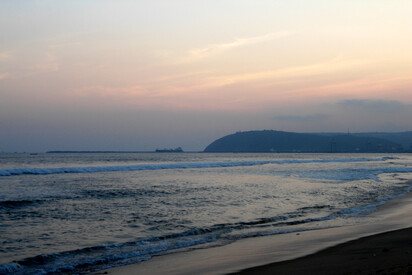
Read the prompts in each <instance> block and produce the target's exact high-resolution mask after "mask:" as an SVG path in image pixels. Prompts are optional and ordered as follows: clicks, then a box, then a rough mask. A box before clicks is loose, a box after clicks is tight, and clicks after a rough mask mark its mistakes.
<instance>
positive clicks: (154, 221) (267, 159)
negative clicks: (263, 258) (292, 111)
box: [0, 153, 412, 274]
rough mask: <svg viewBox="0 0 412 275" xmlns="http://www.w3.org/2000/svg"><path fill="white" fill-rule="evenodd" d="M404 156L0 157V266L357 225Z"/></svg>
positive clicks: (60, 262) (405, 173) (108, 260)
mask: <svg viewBox="0 0 412 275" xmlns="http://www.w3.org/2000/svg"><path fill="white" fill-rule="evenodd" d="M411 189H412V155H411V154H362V153H358V154H303V153H296V154H292V153H291V154H279V153H44V154H43V153H42V154H23V153H15V154H6V153H3V154H0V274H53V273H67V274H84V273H89V272H92V271H98V270H102V269H106V268H110V267H115V266H122V265H127V264H131V263H138V262H142V261H147V260H149V259H151V258H152V257H154V256H161V255H165V254H170V253H178V252H182V251H187V252H188V253H190V251H192V250H195V249H205V248H206V249H207V248H209V247H215V246H223V245H227V244H230V243H233V242H236V241H238V240H241V239H244V238H260V237H262V236H268V235H276V234H286V233H291V232H294V233H295V232H303V231H308V230H317V229H323V228H331V227H340V226H346V225H352V224H359V223H368V222H372V221H374V220H376V219H379V215H373V213H375V211H376V210H377V207H378V206H380V205H383V204H385V203H386V202H388V201H389V200H392V199H395V198H398V197H401V196H403V195H405V194H407V193H408V192H410V190H411Z"/></svg>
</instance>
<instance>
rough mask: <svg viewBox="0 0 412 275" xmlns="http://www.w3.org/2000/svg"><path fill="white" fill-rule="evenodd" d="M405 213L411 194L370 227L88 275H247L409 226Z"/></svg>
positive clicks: (251, 242)
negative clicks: (238, 274)
mask: <svg viewBox="0 0 412 275" xmlns="http://www.w3.org/2000/svg"><path fill="white" fill-rule="evenodd" d="M410 213H412V193H411V192H410V193H408V194H406V195H405V196H402V197H400V198H396V199H393V200H391V201H388V202H386V204H384V205H382V206H379V207H378V210H377V211H376V212H374V213H373V214H371V215H372V216H377V217H380V219H379V221H377V222H374V223H368V224H358V225H350V226H343V227H336V228H327V229H320V230H311V231H304V232H299V233H288V234H281V235H272V236H265V237H256V238H249V239H242V240H239V241H236V242H234V243H231V244H228V245H225V246H220V247H212V248H206V249H198V250H193V251H188V252H177V253H172V254H168V255H162V256H157V257H153V258H152V259H150V260H148V261H145V262H140V263H136V264H131V265H126V266H121V267H114V268H109V269H105V270H101V271H99V272H95V273H94V274H111V275H123V274H194V273H197V274H228V273H236V272H242V273H240V274H252V273H250V272H251V270H253V272H255V271H256V270H257V269H259V268H267V266H266V265H269V266H271V268H278V267H277V266H276V265H277V264H279V263H280V262H285V261H288V262H291V261H292V262H293V261H298V260H299V259H300V258H302V257H305V258H306V257H310V256H313V255H317V254H318V253H319V251H324V250H325V249H334V248H336V247H337V246H339V245H345V244H346V243H347V242H351V241H354V240H355V242H357V240H358V239H359V238H364V237H373V236H375V235H377V234H382V233H385V232H389V231H394V230H399V229H406V228H409V227H412V220H411V219H410ZM411 230H412V229H411ZM411 232H412V231H411ZM389 235H390V233H389ZM390 238H391V237H390ZM366 248H367V247H365V249H366ZM411 252H412V249H411ZM375 254H376V253H375ZM411 257H412V256H411ZM293 259H295V260H293ZM292 265H295V264H292ZM265 266H266V267H265ZM250 268H252V269H250ZM260 271H262V270H259V272H260ZM248 272H249V273H248ZM269 272H272V269H270V271H269ZM285 274H287V273H285Z"/></svg>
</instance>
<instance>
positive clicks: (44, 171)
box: [0, 157, 392, 176]
mask: <svg viewBox="0 0 412 275" xmlns="http://www.w3.org/2000/svg"><path fill="white" fill-rule="evenodd" d="M387 159H392V158H389V157H384V158H353V159H313V160H273V161H236V162H230V161H228V162H188V163H155V164H138V165H124V166H86V167H60V168H12V169H0V176H16V175H48V174H64V173H98V172H122V171H142V170H164V169H191V168H222V167H237V166H255V165H265V164H293V163H296V164H298V163H333V162H369V161H385V160H387Z"/></svg>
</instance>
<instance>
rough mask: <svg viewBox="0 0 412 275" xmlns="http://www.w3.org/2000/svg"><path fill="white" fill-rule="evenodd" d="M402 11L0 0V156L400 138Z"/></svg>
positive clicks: (382, 4)
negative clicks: (358, 135) (337, 137)
mask: <svg viewBox="0 0 412 275" xmlns="http://www.w3.org/2000/svg"><path fill="white" fill-rule="evenodd" d="M411 14H412V2H411V1H407V0H405V1H402V0H399V1H392V0H373V1H372V0H356V1H355V0H350V1H326V0H324V1H322V0H318V1H306V0H302V1H296V0H292V1H274V0H267V1H265V0H262V1H239V0H222V1H210V0H209V1H193V0H190V1H189V0H186V1H184V0H181V1H178V0H176V1H164V0H151V1H92V0H85V1H5V0H0V33H1V36H0V152H1V151H3V152H11V151H13V152H14V151H18V152H23V151H27V152H42V151H48V150H154V149H156V148H172V147H173V148H174V147H178V146H181V147H182V148H183V149H184V150H186V151H190V150H203V149H204V148H205V147H206V146H207V145H208V144H209V143H210V142H212V141H213V140H215V139H216V138H219V137H221V136H224V135H227V134H230V133H233V132H236V131H247V130H261V129H275V130H283V131H296V132H318V131H326V132H339V131H341V132H347V131H348V129H349V131H351V132H368V131H406V130H412V119H411V117H412V108H411V107H412V51H411V49H412V28H411V26H412V16H411Z"/></svg>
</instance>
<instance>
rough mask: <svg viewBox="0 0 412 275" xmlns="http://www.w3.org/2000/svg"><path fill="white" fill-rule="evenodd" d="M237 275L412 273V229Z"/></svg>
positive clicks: (343, 245) (379, 235) (248, 270)
mask: <svg viewBox="0 0 412 275" xmlns="http://www.w3.org/2000/svg"><path fill="white" fill-rule="evenodd" d="M234 274H239V275H247V274H262V275H265V274H412V228H407V229H401V230H396V231H391V232H387V233H382V234H377V235H373V236H369V237H365V238H361V239H358V240H354V241H350V242H347V243H344V244H340V245H337V246H334V247H331V248H327V249H325V250H322V251H320V252H318V253H315V254H312V255H309V256H306V257H302V258H298V259H294V260H289V261H283V262H278V263H272V264H268V265H264V266H259V267H253V268H249V269H245V270H243V271H241V272H236V273H234Z"/></svg>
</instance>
